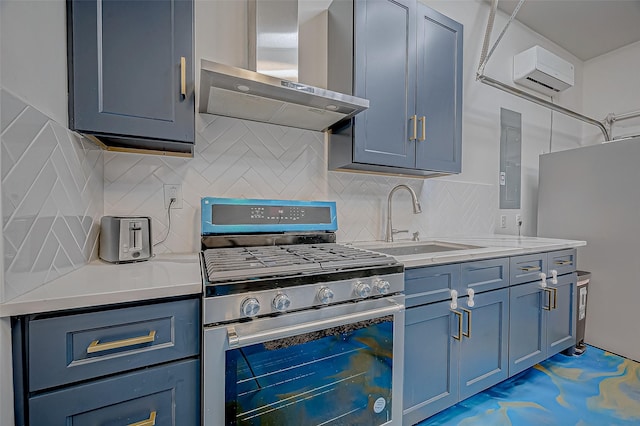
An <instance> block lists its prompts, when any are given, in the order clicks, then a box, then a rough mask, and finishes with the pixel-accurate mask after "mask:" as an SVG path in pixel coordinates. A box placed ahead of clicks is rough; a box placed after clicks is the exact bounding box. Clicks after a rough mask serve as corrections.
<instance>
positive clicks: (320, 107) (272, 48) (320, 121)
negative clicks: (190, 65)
mask: <svg viewBox="0 0 640 426" xmlns="http://www.w3.org/2000/svg"><path fill="white" fill-rule="evenodd" d="M297 7H298V3H297V0H249V2H248V18H249V19H248V25H249V29H250V31H249V35H250V37H249V38H250V43H249V44H250V49H249V53H250V63H252V65H251V67H253V68H254V69H257V70H259V71H263V70H265V71H264V72H256V71H252V70H246V69H242V68H236V67H232V66H229V65H225V64H221V63H217V62H212V61H208V60H205V59H202V62H201V71H200V107H199V111H200V112H201V113H209V114H216V115H225V116H229V117H235V118H242V119H246V120H253V121H260V122H265V123H271V124H278V125H282V126H289V127H296V128H301V129H307V130H316V131H324V130H327V129H328V128H330V127H331V126H332V125H333V124H335V123H338V122H340V121H343V120H346V119H349V118H351V117H353V116H354V115H356V114H357V113H359V112H361V111H364V110H365V109H367V108H368V107H369V101H368V100H367V99H362V98H358V97H355V96H351V95H346V94H343V93H338V92H333V91H331V90H326V89H322V88H319V87H314V86H310V85H307V84H303V83H298V82H296V81H293V79H295V75H297V51H298V45H297V28H298V23H297V14H298V8H297ZM292 12H294V13H292ZM292 21H293V22H292ZM274 35H275V36H274ZM265 40H267V41H265ZM292 40H293V42H292ZM274 41H275V45H274ZM269 43H271V44H269ZM278 43H280V44H281V45H278ZM292 58H293V59H292ZM263 64H266V66H263ZM274 64H276V66H275V67H274ZM277 64H283V65H282V66H281V68H285V69H286V71H287V72H288V73H289V74H285V75H287V76H289V75H292V76H293V77H292V78H291V80H284V79H282V78H279V77H277V76H278V75H283V74H282V73H283V70H282V69H277V68H278V65H277ZM265 72H268V73H273V74H274V75H275V76H274V75H267V74H265Z"/></svg>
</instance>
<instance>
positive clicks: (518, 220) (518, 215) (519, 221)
mask: <svg viewBox="0 0 640 426" xmlns="http://www.w3.org/2000/svg"><path fill="white" fill-rule="evenodd" d="M520 225H522V215H521V214H517V215H516V226H520Z"/></svg>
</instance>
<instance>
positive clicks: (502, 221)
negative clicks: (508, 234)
mask: <svg viewBox="0 0 640 426" xmlns="http://www.w3.org/2000/svg"><path fill="white" fill-rule="evenodd" d="M506 227H507V215H506V214H503V215H500V228H506Z"/></svg>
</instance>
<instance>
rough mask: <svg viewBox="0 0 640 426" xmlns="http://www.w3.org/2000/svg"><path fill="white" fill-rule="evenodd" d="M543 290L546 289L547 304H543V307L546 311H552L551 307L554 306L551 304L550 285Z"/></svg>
mask: <svg viewBox="0 0 640 426" xmlns="http://www.w3.org/2000/svg"><path fill="white" fill-rule="evenodd" d="M542 290H544V294H545V296H546V299H547V300H546V302H547V304H546V305H542V309H544V310H545V311H550V310H551V309H553V307H552V306H551V292H552V290H551V289H550V288H549V287H545V288H543V289H542Z"/></svg>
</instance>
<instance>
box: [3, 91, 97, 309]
mask: <svg viewBox="0 0 640 426" xmlns="http://www.w3.org/2000/svg"><path fill="white" fill-rule="evenodd" d="M0 98H1V99H2V118H1V120H0V122H1V123H2V128H1V132H2V133H1V139H2V140H1V147H2V197H3V199H2V217H3V238H4V272H5V274H4V278H5V300H11V299H13V298H15V297H17V296H19V295H21V294H24V293H26V292H28V291H30V290H32V289H34V288H36V287H38V286H40V285H42V284H44V283H46V282H48V281H51V280H52V279H55V278H57V277H59V276H61V275H63V274H65V273H68V272H71V271H73V270H75V269H77V268H79V267H81V266H83V265H84V264H86V263H87V262H88V261H89V260H90V259H92V258H95V257H96V256H97V240H98V232H99V219H100V217H101V216H102V214H103V211H104V189H103V188H104V178H103V176H104V161H103V153H102V151H101V150H100V149H98V148H97V147H96V146H95V145H94V144H92V143H91V142H89V141H88V140H86V139H84V138H82V137H81V136H79V135H77V134H75V133H73V132H71V131H69V130H68V129H66V128H65V127H63V126H62V125H60V124H58V123H56V122H55V121H53V120H51V119H49V118H48V117H47V116H45V115H44V114H42V113H41V112H40V111H38V110H37V109H35V108H33V107H32V106H30V105H28V104H26V103H25V102H23V101H22V100H20V99H18V98H17V97H15V96H13V95H12V94H11V93H9V92H8V91H6V90H4V89H3V90H2V94H1V97H0Z"/></svg>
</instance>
